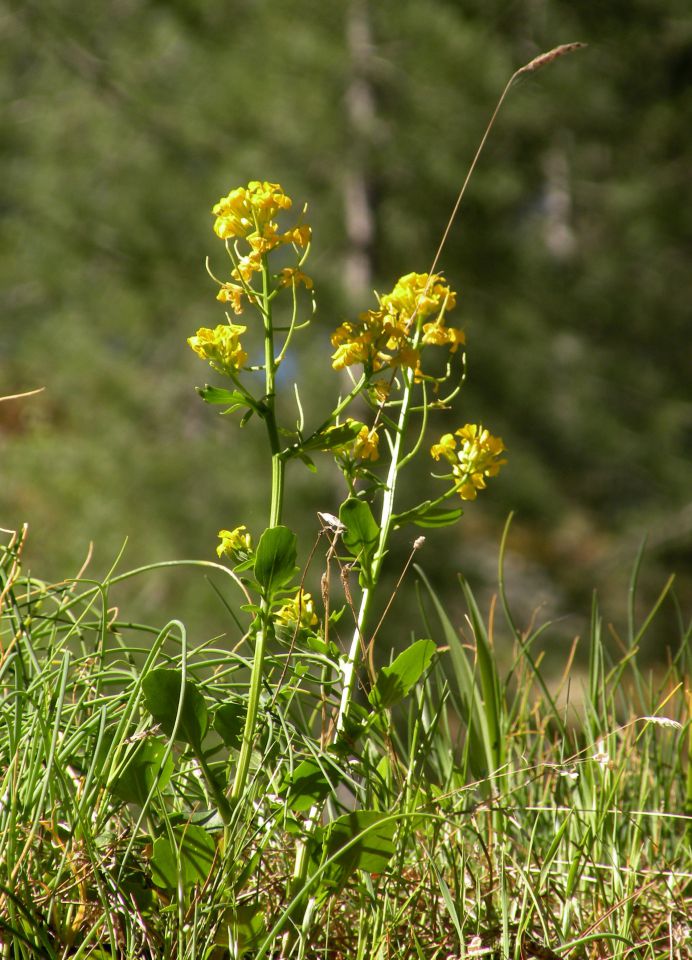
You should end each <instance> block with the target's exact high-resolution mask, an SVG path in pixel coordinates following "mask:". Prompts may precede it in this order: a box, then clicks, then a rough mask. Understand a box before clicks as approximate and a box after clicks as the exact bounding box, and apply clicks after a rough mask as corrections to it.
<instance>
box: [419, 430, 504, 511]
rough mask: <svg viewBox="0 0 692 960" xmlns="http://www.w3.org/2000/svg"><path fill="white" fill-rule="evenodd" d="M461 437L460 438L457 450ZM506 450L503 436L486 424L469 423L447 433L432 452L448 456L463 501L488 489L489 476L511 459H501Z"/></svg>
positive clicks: (456, 487)
mask: <svg viewBox="0 0 692 960" xmlns="http://www.w3.org/2000/svg"><path fill="white" fill-rule="evenodd" d="M457 437H459V438H460V442H459V447H458V449H457V443H458V441H457V439H456V438H457ZM505 449H506V447H505V445H504V443H503V442H502V439H501V438H500V437H494V436H493V435H492V434H491V433H490V432H489V431H488V430H486V429H485V428H484V427H482V426H480V425H478V424H475V423H467V424H466V426H465V427H460V428H459V429H458V430H455V432H454V433H453V434H452V433H445V435H444V436H442V437H440V441H439V443H435V444H433V446H432V447H431V448H430V453H431V455H432V456H433V457H434V458H435V459H436V460H439V459H440V457H444V458H445V460H448V461H449V463H451V465H452V474H453V475H454V480H455V490H456V492H457V493H458V494H459V496H460V497H461V499H462V500H475V499H476V496H477V494H478V491H479V490H484V489H485V486H486V483H485V478H486V477H494V476H496V475H497V474H498V473H499V472H500V467H502V466H503V465H504V464H505V463H507V461H506V460H505V459H500V456H501V454H502V453H503V451H504V450H505Z"/></svg>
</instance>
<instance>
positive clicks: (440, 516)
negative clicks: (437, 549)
mask: <svg viewBox="0 0 692 960" xmlns="http://www.w3.org/2000/svg"><path fill="white" fill-rule="evenodd" d="M430 502H431V501H430V500H426V501H425V502H424V503H419V504H418V506H417V507H413V509H412V510H407V511H406V512H405V513H397V514H395V515H394V517H393V518H392V519H393V523H394V529H396V530H398V529H399V528H400V527H403V526H404V525H405V524H407V523H415V525H416V526H417V527H428V528H432V527H448V526H450V525H451V524H453V523H456V522H457V520H458V519H459V517H461V516H462V514H463V513H464V511H463V510H462V509H461V507H451V508H448V507H431V506H430Z"/></svg>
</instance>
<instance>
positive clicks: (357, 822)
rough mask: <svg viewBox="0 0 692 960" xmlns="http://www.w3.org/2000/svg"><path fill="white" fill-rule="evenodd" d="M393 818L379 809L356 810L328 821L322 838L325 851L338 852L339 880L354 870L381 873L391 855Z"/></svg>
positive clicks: (332, 853) (331, 853) (394, 825)
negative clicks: (330, 821) (324, 835)
mask: <svg viewBox="0 0 692 960" xmlns="http://www.w3.org/2000/svg"><path fill="white" fill-rule="evenodd" d="M395 830H396V820H395V819H394V818H393V817H392V816H391V815H390V814H387V813H380V812H379V811H378V810H357V811H355V812H353V813H347V814H345V815H344V816H343V817H339V818H338V819H337V820H334V822H333V823H332V824H330V826H329V828H328V830H327V833H326V837H325V853H326V854H327V856H328V857H331V856H333V855H334V854H337V857H336V861H335V863H336V864H337V865H338V867H339V873H340V874H341V877H340V879H341V882H342V883H345V882H346V880H347V879H348V878H349V877H350V876H351V875H352V874H353V873H354V872H355V871H356V870H367V871H368V873H382V871H383V870H384V869H385V868H386V866H387V864H388V863H389V861H390V859H391V858H392V856H393V855H394V852H395V848H394V832H395Z"/></svg>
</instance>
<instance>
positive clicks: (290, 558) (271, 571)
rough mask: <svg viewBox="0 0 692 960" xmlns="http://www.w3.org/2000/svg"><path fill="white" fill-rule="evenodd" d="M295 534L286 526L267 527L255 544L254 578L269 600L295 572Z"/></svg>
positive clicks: (288, 581) (289, 580) (287, 582)
mask: <svg viewBox="0 0 692 960" xmlns="http://www.w3.org/2000/svg"><path fill="white" fill-rule="evenodd" d="M296 542H297V541H296V535H295V533H293V531H292V530H289V529H288V527H282V526H279V527H268V528H267V529H266V530H265V531H264V533H263V534H262V536H261V537H260V540H259V543H258V544H257V552H256V553H255V579H256V580H257V583H258V584H259V585H260V587H261V589H262V593H263V596H264V597H265V598H266V599H267V600H269V601H271V600H272V598H273V597H274V596H275V594H276V593H277V592H278V591H279V590H281V588H282V587H285V586H287V585H288V584H289V583H290V582H291V580H292V579H293V577H294V576H295V573H296V559H297V548H296Z"/></svg>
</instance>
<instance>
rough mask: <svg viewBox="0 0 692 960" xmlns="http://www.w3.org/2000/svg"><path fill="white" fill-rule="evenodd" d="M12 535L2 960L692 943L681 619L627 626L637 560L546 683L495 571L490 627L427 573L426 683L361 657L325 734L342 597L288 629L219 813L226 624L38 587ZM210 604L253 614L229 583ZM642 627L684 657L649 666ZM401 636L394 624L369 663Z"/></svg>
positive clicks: (234, 701)
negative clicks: (297, 630)
mask: <svg viewBox="0 0 692 960" xmlns="http://www.w3.org/2000/svg"><path fill="white" fill-rule="evenodd" d="M6 541H7V543H6V546H5V547H4V548H3V552H2V557H1V560H2V563H1V569H2V573H1V576H2V579H1V581H0V594H1V596H2V611H1V612H2V621H1V629H0V642H1V644H2V649H1V651H0V778H1V782H0V944H1V948H0V956H2V958H3V960H5V958H8V960H9V958H12V960H15V958H16V960H18V958H68V957H70V958H87V957H91V958H106V957H109V958H115V957H118V958H128V960H129V958H132V960H134V958H138V960H139V958H151V960H153V958H164V957H165V958H168V957H176V958H190V960H193V958H194V960H200V958H210V960H212V958H213V960H224V958H229V957H241V956H247V957H253V958H265V957H266V958H269V957H278V956H286V957H289V956H290V957H305V958H311V960H317V958H363V960H366V958H367V960H375V958H378V960H380V958H381V960H385V958H404V957H405V958H426V960H434V958H439V960H443V958H445V960H446V958H450V957H453V958H457V957H468V958H471V957H488V958H516V960H519V958H520V957H530V956H535V957H537V958H539V960H543V958H552V957H553V956H554V955H557V956H558V957H575V958H593V960H596V958H599V960H601V958H603V960H605V958H610V957H617V958H636V960H654V958H661V960H663V958H676V960H682V958H684V957H688V956H690V951H691V950H692V921H690V920H689V919H688V918H689V917H690V916H691V915H692V850H691V846H690V844H691V839H692V772H690V771H691V770H692V767H691V765H690V763H689V760H690V753H691V751H692V733H691V724H690V694H689V692H688V690H687V689H686V688H687V687H688V686H689V676H690V661H691V659H692V658H691V650H690V628H689V626H686V625H685V623H684V622H683V619H682V615H679V616H678V621H679V629H678V631H677V635H675V636H673V635H671V633H670V627H669V624H670V622H671V618H670V617H667V618H666V619H665V624H666V626H665V629H664V628H663V627H662V626H661V624H662V623H663V618H662V617H661V615H660V614H661V610H662V608H663V607H667V608H668V610H670V609H674V596H673V592H672V587H671V584H670V583H669V584H667V585H666V586H665V587H664V589H663V590H662V594H661V597H660V599H659V602H658V603H657V604H656V607H655V609H654V610H652V611H650V612H649V613H648V614H647V615H646V616H645V617H644V618H643V619H642V620H640V621H638V620H637V619H636V617H635V613H634V610H635V596H636V578H637V573H638V568H639V563H640V560H641V558H640V559H639V560H638V561H637V564H636V566H635V573H634V575H633V582H632V587H631V592H630V597H631V604H630V607H631V609H630V616H629V622H628V623H626V624H625V625H624V626H623V627H622V629H621V630H619V629H618V628H617V627H611V626H610V625H608V624H605V623H604V622H603V620H602V617H601V614H600V612H599V609H598V603H597V601H596V600H594V603H593V609H592V611H591V620H590V632H589V635H588V636H587V637H584V638H583V639H582V640H580V641H579V642H578V643H575V647H573V648H572V649H571V650H569V651H566V653H565V663H564V665H563V673H562V674H561V675H556V676H547V675H545V673H544V671H543V668H542V664H541V657H542V654H541V652H540V649H546V648H549V646H550V641H551V626H550V624H546V625H543V626H541V627H540V628H535V627H531V628H530V629H528V630H527V631H526V632H522V629H520V628H519V627H517V625H515V623H514V622H513V618H512V614H511V611H510V610H509V609H508V607H507V604H506V601H505V597H504V592H503V582H502V575H500V584H499V595H498V600H497V602H496V603H494V604H493V605H492V608H491V610H490V611H489V612H488V613H487V614H486V613H484V612H482V611H481V610H480V609H479V607H478V605H477V603H476V600H475V599H474V596H473V594H472V592H471V590H470V589H469V587H468V585H467V584H466V583H461V585H460V590H461V591H462V595H463V599H464V603H465V608H466V616H465V618H464V619H463V622H460V623H458V622H452V620H451V619H450V617H449V615H448V614H447V612H446V611H445V610H444V609H443V608H442V607H441V605H440V604H439V602H438V601H437V598H436V597H435V594H434V592H433V591H432V589H431V588H430V587H429V585H428V584H427V582H426V580H425V576H424V573H423V571H419V572H418V573H417V575H416V580H417V583H418V589H419V596H420V607H421V620H420V624H419V625H418V626H417V628H416V631H415V634H412V638H411V639H412V640H414V639H418V638H422V639H430V640H432V641H433V643H434V644H435V646H436V648H437V649H436V652H435V654H434V656H433V658H432V660H430V658H429V657H428V658H427V659H426V660H425V663H424V664H423V667H424V672H422V673H419V672H417V669H416V668H415V666H414V665H413V663H412V661H410V662H409V663H408V665H406V664H405V663H404V662H403V661H396V662H395V664H394V665H393V667H392V669H391V670H390V674H389V680H388V681H386V682H385V680H383V679H380V678H382V677H383V676H385V675H386V673H387V671H385V673H384V674H383V672H382V670H381V669H380V671H379V674H377V675H376V676H375V675H370V676H367V675H366V672H364V675H363V677H362V680H363V683H364V684H365V687H366V690H365V693H370V697H369V699H368V698H367V697H366V696H365V695H364V694H362V695H361V697H360V701H359V704H360V705H359V706H356V707H355V709H354V713H353V714H352V715H351V716H350V718H349V728H348V729H347V731H346V741H347V742H346V744H345V745H343V744H342V745H341V746H340V747H338V748H335V747H333V746H332V747H326V746H325V744H328V743H329V742H330V737H329V729H330V723H331V722H332V720H333V717H334V715H335V711H336V710H337V709H338V705H339V693H340V684H339V673H338V669H337V667H338V662H337V661H338V656H339V655H341V650H340V645H339V639H338V633H339V631H340V630H341V628H342V627H343V630H342V632H343V636H344V638H345V639H346V638H348V635H349V629H348V628H349V624H351V623H352V620H351V619H349V610H348V607H347V609H346V611H345V612H344V615H343V617H342V619H341V621H339V622H338V623H333V624H332V626H331V635H330V637H329V638H328V639H327V640H326V641H325V643H324V644H323V645H322V647H319V645H315V644H314V643H313V645H312V647H310V646H306V645H303V644H302V643H301V638H300V636H297V637H293V636H287V637H284V638H281V637H279V638H278V639H277V641H276V643H275V645H274V648H273V649H271V650H270V651H268V654H267V669H266V673H265V682H264V687H263V690H262V694H261V698H260V724H259V731H258V738H257V741H256V743H255V745H254V751H253V753H252V757H251V763H250V775H249V778H248V781H247V786H246V787H245V790H244V792H243V794H242V796H241V797H240V798H239V800H238V801H237V802H236V803H232V802H231V801H230V799H229V797H230V792H231V785H232V782H233V777H234V773H235V768H236V761H237V758H238V748H239V745H240V743H239V738H240V736H241V734H242V724H243V719H244V705H245V702H246V697H247V689H248V686H247V685H248V678H249V669H248V668H249V664H250V662H251V658H252V649H251V644H250V641H249V640H248V637H246V636H243V634H242V632H241V630H240V629H239V627H237V625H236V621H235V620H234V619H233V618H232V617H231V616H230V612H229V624H230V628H229V635H228V636H227V637H224V638H220V639H218V640H216V641H213V642H206V643H199V642H198V641H197V640H196V641H195V642H191V641H190V640H189V638H188V637H187V635H186V630H185V626H184V625H183V624H182V623H179V622H176V621H171V622H169V623H166V624H163V625H162V626H160V627H149V626H146V625H137V624H132V623H126V617H125V616H124V614H123V612H122V611H118V610H117V609H116V608H115V607H114V605H113V599H112V593H113V590H114V588H116V587H117V584H118V583H119V582H120V581H121V580H122V579H123V578H127V577H146V576H148V575H149V572H150V571H149V570H142V571H135V572H132V573H131V574H127V575H116V574H115V573H113V574H112V575H111V576H110V577H109V578H107V579H106V580H105V581H103V582H92V581H89V580H87V579H81V580H79V581H73V582H67V583H63V584H54V585H47V584H44V583H42V582H40V581H38V580H35V579H29V578H27V577H26V576H25V575H24V574H23V572H22V569H21V549H22V538H21V536H19V535H14V536H12V537H11V536H9V535H7V537H6ZM205 566H209V567H212V566H213V567H217V565H215V564H209V565H205V564H203V563H197V564H193V565H191V567H190V571H189V573H190V576H191V577H194V576H199V574H200V573H203V572H204V569H205ZM200 568H201V569H200ZM410 576H411V581H410V582H412V579H413V576H414V575H413V574H411V575H410ZM200 579H201V578H200ZM223 600H224V602H225V603H226V604H227V605H228V607H229V611H230V609H233V610H237V609H238V607H239V605H240V603H241V602H242V595H241V594H240V593H238V592H237V588H236V585H235V584H234V583H233V582H232V581H231V580H229V587H228V594H227V595H225V596H224V597H223ZM211 602H213V598H212V601H211ZM344 625H345V626H344ZM647 634H652V635H654V636H655V637H656V638H657V642H659V643H661V644H663V643H664V642H665V643H666V644H667V645H668V646H669V647H670V649H671V651H673V652H672V654H671V656H670V657H669V659H668V661H667V662H666V664H665V666H658V667H655V668H653V669H651V670H650V671H649V672H645V671H644V670H643V669H642V668H641V667H640V665H639V663H638V646H639V644H640V643H641V641H642V639H643V638H644V636H645V635H647ZM496 637H497V638H498V639H497V646H498V649H500V648H501V649H502V652H503V656H502V662H503V663H506V664H507V665H506V666H505V667H503V668H502V670H500V668H499V667H498V662H499V658H498V657H497V656H496V654H495V645H496ZM500 637H501V638H502V640H500V639H499V638H500ZM392 643H393V640H391V638H388V637H387V628H386V621H385V624H384V625H383V626H382V628H381V629H380V631H379V633H378V638H377V646H378V648H379V651H380V652H381V653H382V657H381V658H379V659H380V660H382V661H384V660H385V651H387V649H388V646H389V645H390V644H392ZM401 645H402V644H398V647H400V646H401ZM404 645H405V644H404ZM539 645H540V649H539ZM508 649H512V651H513V652H512V655H511V657H509V658H507V656H506V651H507V650H508ZM426 651H427V653H430V652H431V648H430V647H429V646H428V645H419V646H417V647H416V648H415V651H414V653H415V654H416V655H417V654H418V652H420V653H421V655H423V654H424V653H426ZM411 656H413V655H411ZM405 667H406V669H407V670H408V672H406V670H405V669H404V668H405ZM421 669H423V668H421ZM373 688H374V689H375V690H376V691H377V693H376V694H373ZM315 811H318V814H316V813H315ZM311 817H312V818H313V819H314V818H315V817H317V821H316V823H315V824H313V826H312V827H310V825H309V823H308V820H309V819H310V818H311ZM300 844H307V855H308V857H309V865H308V869H307V879H306V881H305V882H303V881H301V882H295V881H294V882H292V881H291V874H292V872H293V870H294V863H295V856H296V849H297V847H298V845H300Z"/></svg>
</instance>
